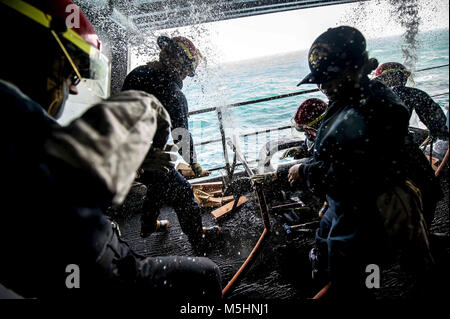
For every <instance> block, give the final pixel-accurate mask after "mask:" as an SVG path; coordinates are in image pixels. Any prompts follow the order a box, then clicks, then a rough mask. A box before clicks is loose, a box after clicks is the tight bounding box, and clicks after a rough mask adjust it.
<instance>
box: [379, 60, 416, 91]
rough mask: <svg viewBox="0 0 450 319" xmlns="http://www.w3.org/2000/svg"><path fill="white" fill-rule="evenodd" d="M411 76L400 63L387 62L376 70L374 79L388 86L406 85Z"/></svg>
mask: <svg viewBox="0 0 450 319" xmlns="http://www.w3.org/2000/svg"><path fill="white" fill-rule="evenodd" d="M410 76H411V71H409V70H408V69H407V68H406V67H405V66H404V65H403V64H401V63H398V62H386V63H383V64H381V65H380V66H378V68H377V69H376V70H375V73H374V77H375V78H376V79H377V80H379V81H381V82H383V83H384V84H386V85H388V86H397V85H403V86H404V85H406V82H407V81H408V78H409V77H410Z"/></svg>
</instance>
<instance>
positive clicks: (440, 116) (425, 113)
mask: <svg viewBox="0 0 450 319" xmlns="http://www.w3.org/2000/svg"><path fill="white" fill-rule="evenodd" d="M406 89H407V90H408V91H407V92H405V94H403V95H404V96H405V100H406V101H405V103H410V104H411V105H412V106H413V108H414V110H415V111H416V113H417V115H418V116H419V119H420V120H421V121H422V122H423V123H424V124H425V126H426V127H427V128H428V130H429V131H430V134H431V136H433V137H437V138H440V139H443V140H447V139H448V127H447V125H446V121H447V118H446V116H445V114H444V111H443V110H442V109H441V107H440V106H439V104H437V103H436V102H434V101H433V99H432V98H431V97H430V96H429V95H428V94H427V93H426V92H424V91H422V90H419V89H416V88H405V90H406Z"/></svg>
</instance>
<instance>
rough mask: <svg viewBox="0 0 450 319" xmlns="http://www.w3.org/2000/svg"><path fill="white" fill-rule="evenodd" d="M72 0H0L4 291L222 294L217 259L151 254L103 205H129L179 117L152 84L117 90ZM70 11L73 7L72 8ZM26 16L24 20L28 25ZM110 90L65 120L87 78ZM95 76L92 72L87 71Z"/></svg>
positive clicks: (28, 294) (0, 269)
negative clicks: (67, 105) (151, 153)
mask: <svg viewBox="0 0 450 319" xmlns="http://www.w3.org/2000/svg"><path fill="white" fill-rule="evenodd" d="M74 7H75V8H76V9H77V10H79V8H78V7H77V6H76V5H75V4H73V2H72V1H70V0H40V1H31V0H30V1H20V0H0V24H1V27H2V29H4V30H10V29H14V32H6V33H5V34H4V36H5V37H4V41H5V43H8V45H9V46H10V47H9V49H8V50H4V52H3V53H4V56H3V59H2V60H1V61H0V63H1V67H0V96H1V101H2V107H3V116H2V117H1V120H2V123H1V125H0V130H1V134H0V135H1V136H2V141H1V148H0V149H1V158H2V164H3V165H4V166H3V167H4V168H5V169H4V171H3V173H2V184H3V185H2V186H3V187H2V192H1V195H0V196H1V197H0V200H1V203H2V222H1V226H2V229H1V231H0V245H1V251H2V257H1V262H0V298H2V297H8V296H11V295H12V294H8V296H6V295H4V294H3V293H5V289H2V287H6V288H7V289H9V290H12V291H14V292H15V293H16V295H14V296H16V297H17V294H18V295H20V296H22V297H25V298H39V299H42V298H49V299H50V298H51V299H55V298H69V297H84V298H87V297H94V298H96V299H98V298H99V297H100V298H102V297H103V298H105V297H115V298H117V297H120V298H124V297H128V298H146V300H147V301H151V302H157V301H159V300H166V301H168V300H173V299H174V298H181V299H183V300H185V299H188V298H194V299H196V298H202V299H205V298H206V299H209V298H212V299H214V300H219V299H220V298H221V282H220V272H219V269H218V268H217V266H216V265H215V264H214V263H213V262H212V261H211V260H209V259H207V258H202V257H200V258H195V259H194V260H193V258H189V257H183V256H170V257H169V256H166V257H147V258H145V257H143V256H140V255H137V254H136V253H135V252H134V251H133V250H132V249H130V247H129V246H128V245H127V244H126V243H125V242H124V241H123V240H122V239H121V237H120V233H119V231H118V227H117V225H116V224H115V223H114V224H113V223H112V222H111V221H110V220H108V219H107V218H106V217H105V216H104V215H103V212H104V211H105V210H106V208H107V207H108V206H110V205H112V204H120V203H121V202H122V201H123V200H124V198H125V196H126V195H127V192H128V190H129V189H130V186H131V183H132V182H133V180H134V178H135V172H136V170H137V168H138V167H139V165H140V164H141V162H142V160H143V159H144V157H145V155H146V154H147V152H148V150H149V149H150V147H151V146H152V143H153V142H154V141H158V140H164V139H165V138H166V128H167V127H169V125H170V118H169V115H168V114H167V111H166V110H165V109H164V108H163V106H162V105H161V103H160V102H159V101H158V100H157V99H156V98H155V97H154V96H152V95H150V94H148V93H146V92H140V91H127V92H122V93H121V94H119V95H117V96H114V97H111V98H108V87H109V82H108V73H109V64H108V59H107V58H106V57H105V56H104V55H103V54H102V53H101V51H100V41H99V38H98V36H97V34H96V33H95V30H94V28H93V26H92V25H91V23H90V22H89V20H88V19H87V18H86V16H85V15H84V14H83V13H82V12H81V11H79V12H80V16H79V19H80V21H79V22H80V24H79V26H78V27H73V28H72V27H67V26H66V24H65V23H64V21H66V18H67V17H68V15H69V14H70V10H66V9H67V8H72V9H73V8H74ZM68 11H69V12H68ZM19 26H20V27H19ZM85 78H86V79H89V81H94V83H95V84H96V85H93V86H92V89H94V90H95V93H96V94H98V95H99V96H100V97H101V98H103V99H104V100H103V101H102V102H101V103H99V104H96V105H94V106H92V107H91V108H90V109H89V110H88V111H86V112H85V113H84V114H83V115H82V116H81V117H79V118H77V119H74V120H73V121H72V122H71V123H70V124H68V125H67V126H63V127H62V126H60V125H58V123H57V122H56V121H55V120H54V118H55V117H56V116H58V115H59V113H60V110H61V109H62V107H63V106H64V102H65V100H66V98H67V95H68V94H69V92H72V93H76V85H77V84H78V83H81V84H82V85H84V84H86V82H85V80H84V79H85ZM86 81H87V80H86Z"/></svg>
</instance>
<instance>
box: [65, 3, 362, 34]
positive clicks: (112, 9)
mask: <svg viewBox="0 0 450 319" xmlns="http://www.w3.org/2000/svg"><path fill="white" fill-rule="evenodd" d="M362 1H365V0H362ZM74 2H75V3H77V4H79V5H80V7H82V8H83V9H84V11H87V12H86V13H87V14H88V16H90V17H92V16H97V17H98V14H101V15H102V17H103V19H104V17H105V15H106V16H108V17H109V19H110V20H111V21H112V22H114V23H115V24H117V25H119V26H121V27H123V28H126V29H130V28H131V29H134V30H139V31H150V30H159V29H168V28H174V27H181V26H186V25H193V24H199V23H205V22H213V21H219V20H226V19H234V18H242V17H248V16H252V15H259V14H267V13H274V12H281V11H288V10H297V9H304V8H312V7H318V6H327V5H333V4H344V3H351V2H361V0H359V1H358V0H297V1H293V0H258V1H254V0H191V1H189V0H187V1H186V0H78V1H77V0H75V1H74ZM94 20H95V19H94ZM103 21H104V20H103ZM94 24H95V22H94Z"/></svg>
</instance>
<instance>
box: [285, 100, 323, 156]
mask: <svg viewBox="0 0 450 319" xmlns="http://www.w3.org/2000/svg"><path fill="white" fill-rule="evenodd" d="M327 107H328V105H327V103H326V102H325V101H323V100H321V99H318V98H310V99H307V100H305V101H303V102H302V103H301V104H300V105H299V107H298V109H297V112H295V115H294V117H293V118H292V120H291V124H292V127H293V130H292V135H293V136H298V137H303V134H304V136H305V137H306V138H305V140H304V143H303V144H302V145H301V146H300V147H294V148H291V149H288V150H287V151H286V152H284V153H283V155H282V156H281V157H280V160H281V159H285V158H286V157H293V158H294V159H300V158H304V157H310V156H311V155H312V149H313V146H314V140H315V138H316V133H317V128H318V127H319V125H320V121H321V120H322V118H323V116H324V115H325V111H326V109H327Z"/></svg>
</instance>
